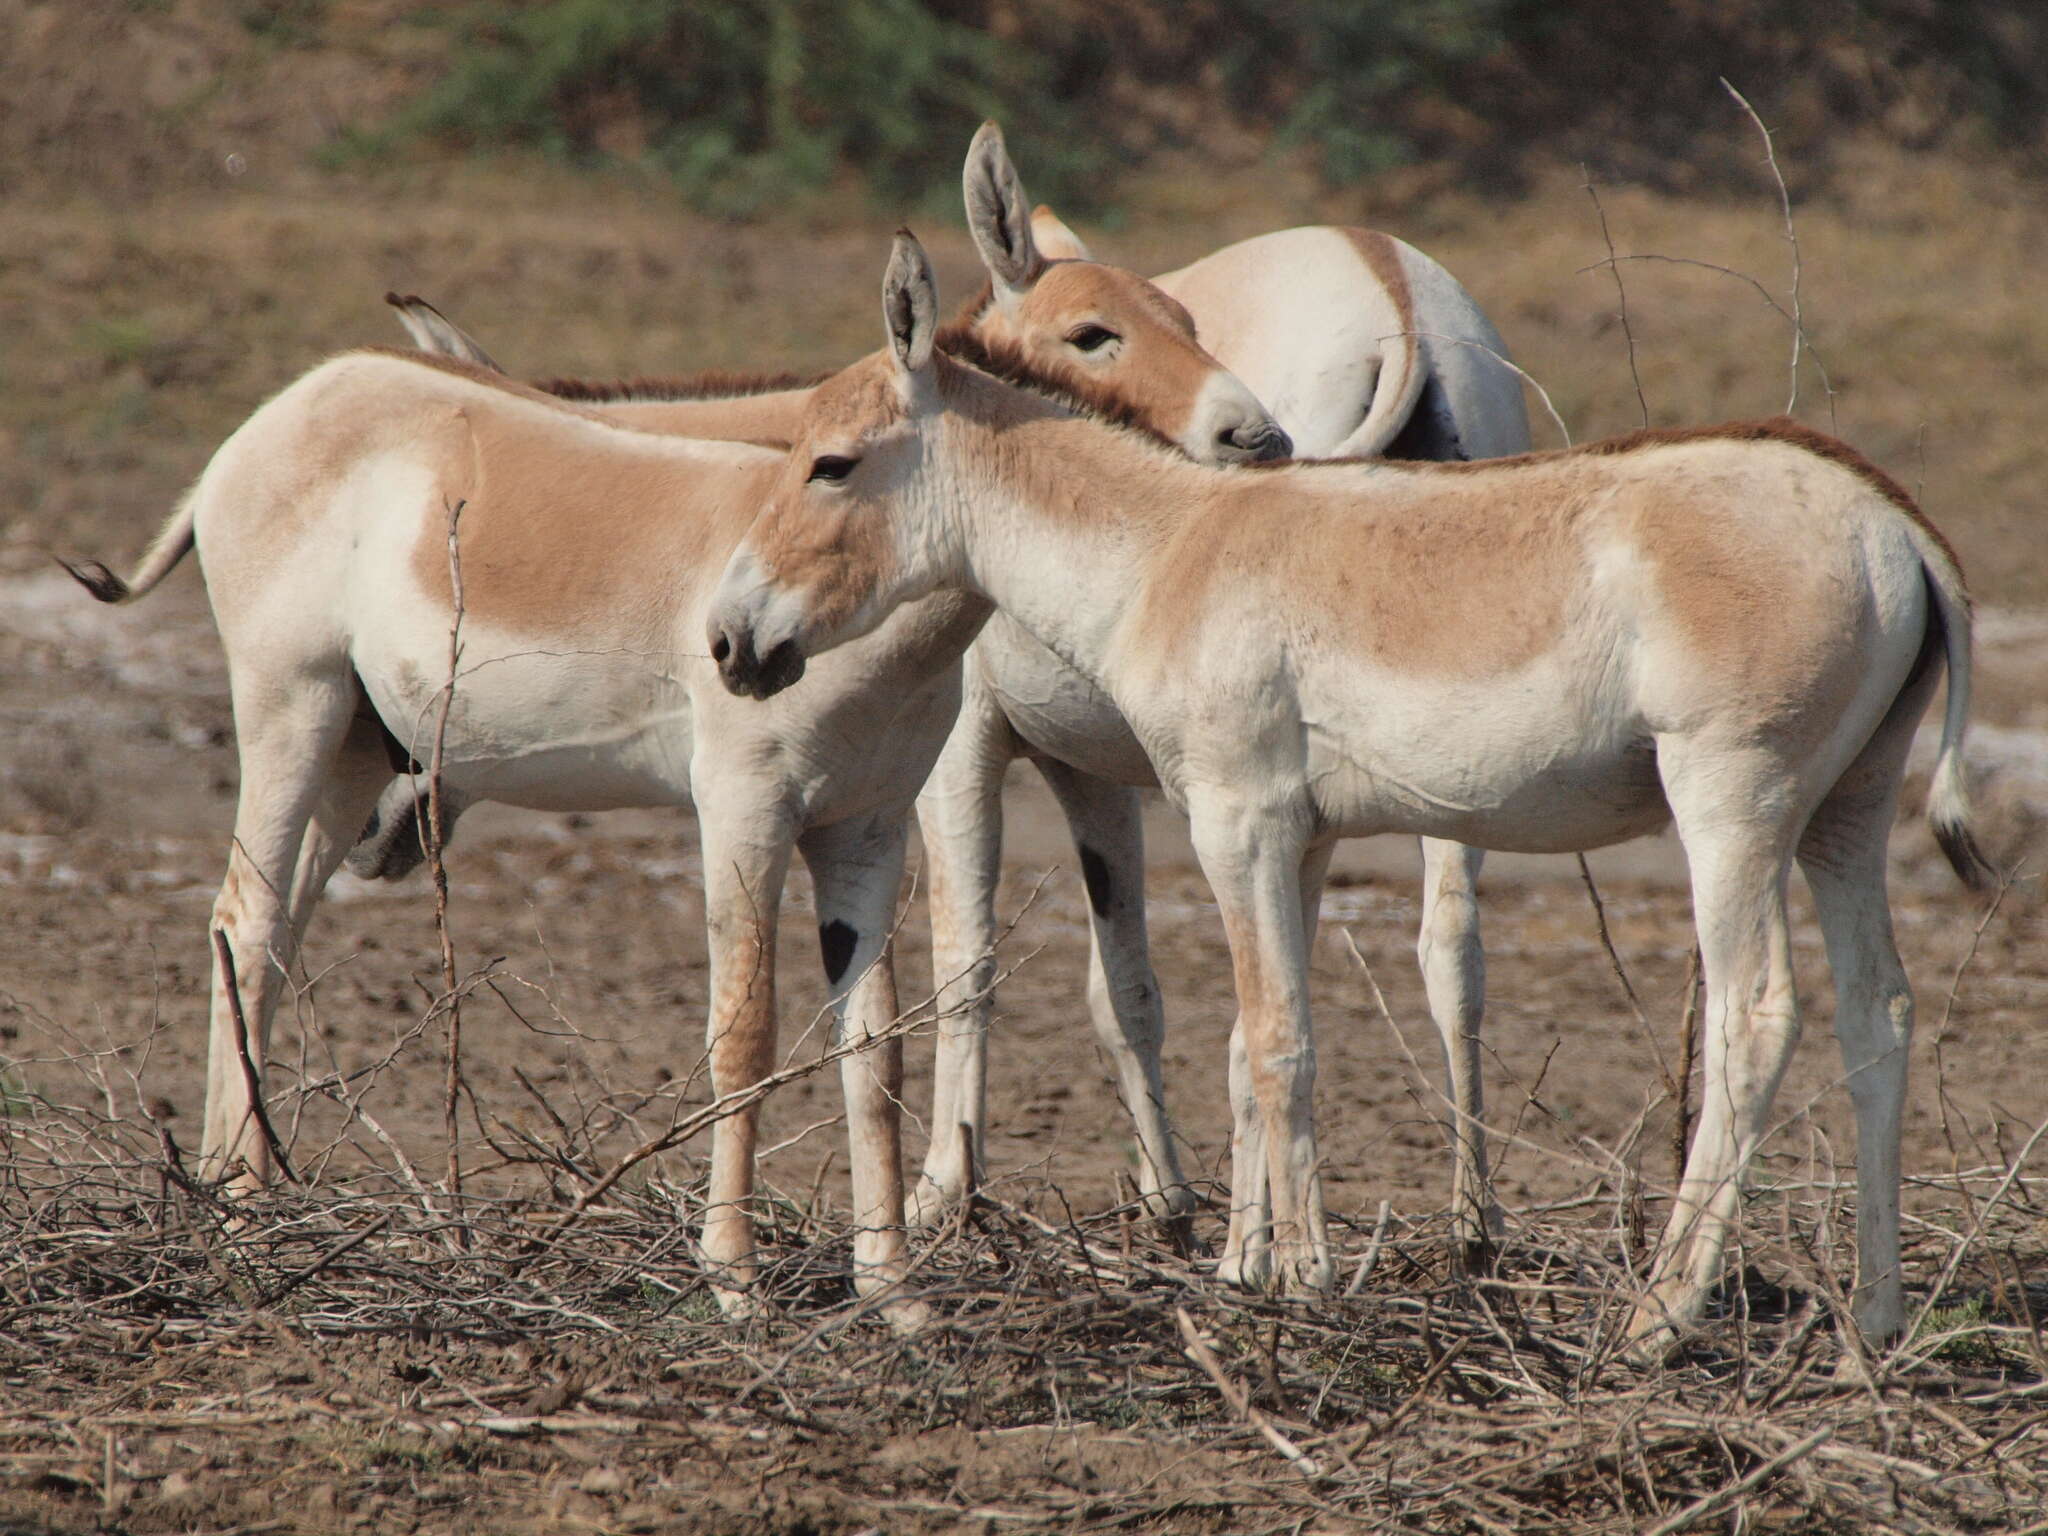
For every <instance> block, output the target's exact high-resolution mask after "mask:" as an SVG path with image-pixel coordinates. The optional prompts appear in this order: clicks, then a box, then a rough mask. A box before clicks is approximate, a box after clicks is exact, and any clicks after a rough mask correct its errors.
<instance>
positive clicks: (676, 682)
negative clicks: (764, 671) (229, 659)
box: [353, 623, 709, 810]
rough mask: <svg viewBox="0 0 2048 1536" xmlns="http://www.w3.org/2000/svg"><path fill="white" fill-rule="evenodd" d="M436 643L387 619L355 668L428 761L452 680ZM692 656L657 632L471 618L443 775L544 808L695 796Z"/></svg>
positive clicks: (492, 796) (490, 795)
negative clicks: (628, 638) (513, 626)
mask: <svg viewBox="0 0 2048 1536" xmlns="http://www.w3.org/2000/svg"><path fill="white" fill-rule="evenodd" d="M446 647H447V637H446V635H445V634H443V635H442V636H441V640H440V648H439V650H438V651H436V650H434V649H433V648H431V647H427V646H424V645H418V644H415V645H407V644H405V643H404V637H403V635H401V634H397V633H394V632H393V631H392V630H388V629H387V630H381V631H379V632H377V633H375V634H372V635H366V636H363V637H361V638H359V639H358V641H357V644H356V645H355V647H354V648H353V655H354V659H355V664H356V672H357V675H358V676H359V677H360V678H361V679H362V683H363V688H364V691H365V692H366V693H367V694H368V695H369V698H370V702H371V704H372V706H373V707H374V708H375V709H376V711H377V714H378V716H379V717H380V718H381V719H382V720H383V721H384V723H385V726H386V727H387V728H388V729H389V730H390V732H391V734H392V735H393V736H395V737H396V738H397V739H398V742H399V744H400V745H401V746H402V747H403V748H405V750H406V751H408V752H409V753H410V754H411V755H412V756H413V757H414V758H415V759H416V760H418V761H419V762H420V763H421V764H423V765H424V764H430V763H431V762H432V761H433V758H434V755H435V741H436V736H437V733H439V732H440V730H441V723H440V722H441V707H442V701H443V698H444V695H445V693H446V686H447V682H448V663H447V649H446ZM708 666H709V664H708V662H697V661H691V660H688V659H686V658H685V657H684V656H683V655H682V654H681V653H680V652H679V651H677V650H674V649H671V648H669V647H668V646H666V645H662V644H659V643H652V642H644V641H643V642H641V643H638V644H621V643H619V642H618V641H617V640H616V639H615V638H614V639H610V640H603V641H595V640H589V639H584V640H578V639H573V638H555V639H549V640H536V639H534V638H533V637H531V636H521V635H510V634H506V633H504V632H502V631H496V630H493V629H492V628H490V627H489V626H487V625H483V624H475V623H469V624H465V625H464V626H463V632H462V656H461V660H460V662H459V664H458V667H457V671H456V680H455V688H454V694H453V698H452V700H450V702H449V704H448V711H447V725H446V731H445V737H444V738H443V740H442V746H441V757H442V773H443V775H444V778H445V781H446V782H447V783H448V784H449V785H450V786H451V787H453V788H454V789H456V790H458V791H460V792H461V793H462V794H464V795H465V796H466V797H468V798H470V799H484V800H497V801H501V802H503V803H505V804H508V805H521V806H528V807H531V808H533V809H536V810H613V809H618V808H620V807H625V806H648V805H666V804H682V803H684V802H686V801H687V800H688V798H689V783H690V780H689V766H690V755H691V744H692V730H691V722H692V708H691V699H690V688H689V685H688V677H687V674H686V670H685V669H686V668H690V667H702V668H705V669H707V670H708Z"/></svg>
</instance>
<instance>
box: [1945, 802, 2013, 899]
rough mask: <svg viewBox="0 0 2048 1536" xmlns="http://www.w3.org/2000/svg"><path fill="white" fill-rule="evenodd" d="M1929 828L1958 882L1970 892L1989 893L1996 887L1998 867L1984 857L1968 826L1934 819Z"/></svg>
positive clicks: (1974, 835)
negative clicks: (1984, 891)
mask: <svg viewBox="0 0 2048 1536" xmlns="http://www.w3.org/2000/svg"><path fill="white" fill-rule="evenodd" d="M1931 827H1932V830H1933V832H1934V840H1935V842H1937V843H1939V844H1940V845H1941V851H1942V852H1943V853H1944V854H1945V855H1947V857H1948V863H1949V868H1951V869H1953V870H1954V871H1955V872H1956V878H1957V879H1958V880H1960V881H1962V882H1963V884H1964V885H1966V886H1968V887H1969V888H1970V889H1971V890H1973V891H1983V890H1989V889H1990V888H1991V887H1992V886H1994V885H1996V884H1997V883H1998V867H1997V866H1996V865H1994V864H1993V863H1992V862H1991V860H1989V859H1988V858H1986V857H1985V856H1984V850H1983V849H1982V848H1980V847H1978V846H1977V837H1976V834H1975V833H1973V832H1972V831H1971V830H1970V828H1969V827H1968V826H1967V825H1965V824H1963V823H1961V822H1948V821H1941V820H1938V819H1937V820H1935V821H1934V822H1932V823H1931Z"/></svg>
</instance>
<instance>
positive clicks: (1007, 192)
mask: <svg viewBox="0 0 2048 1536" xmlns="http://www.w3.org/2000/svg"><path fill="white" fill-rule="evenodd" d="M960 190H961V192H962V193H963V194H965V196H966V200H967V231H968V233H969V234H971V235H973V236H974V245H975V249H977V250H979V251H980V252H981V263H982V265H983V266H985V267H987V268H988V275H989V276H990V277H991V278H993V279H994V280H995V285H996V288H997V290H998V291H1002V290H1008V291H1009V292H1012V293H1014V292H1016V291H1017V290H1018V289H1020V288H1028V287H1030V286H1031V284H1032V283H1034V282H1036V281H1037V279H1038V274H1039V273H1040V272H1041V271H1043V270H1044V268H1045V258H1044V257H1043V256H1041V255H1039V254H1038V244H1037V242H1036V241H1034V240H1033V239H1032V238H1031V204H1030V203H1029V202H1027V201H1026V200H1025V197H1024V182H1023V179H1022V178H1021V177H1019V176H1018V174H1017V167H1015V166H1014V165H1012V164H1010V152H1009V150H1007V149H1006V148H1004V147H1003V130H1002V129H1000V128H998V127H997V126H996V125H995V124H994V123H983V124H982V125H981V129H980V131H979V132H977V133H976V134H975V135H974V142H973V143H972V144H970V145H968V146H967V166H966V168H965V169H964V170H963V171H962V172H961V173H960Z"/></svg>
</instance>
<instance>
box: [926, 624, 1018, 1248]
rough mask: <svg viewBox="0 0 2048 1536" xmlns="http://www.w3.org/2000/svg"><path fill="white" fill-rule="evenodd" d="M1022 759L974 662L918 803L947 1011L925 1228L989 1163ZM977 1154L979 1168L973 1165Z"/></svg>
mask: <svg viewBox="0 0 2048 1536" xmlns="http://www.w3.org/2000/svg"><path fill="white" fill-rule="evenodd" d="M1016 755H1017V753H1016V735H1015V733H1014V732H1013V731H1012V730H1011V729H1010V723H1009V721H1008V720H1006V719H1005V718H1004V717H1003V713H1002V710H1001V709H1000V708H999V707H998V706H997V704H996V702H995V700H994V699H993V698H992V697H990V695H989V693H988V691H987V689H986V688H984V687H981V686H979V685H978V684H977V683H976V680H975V669H974V665H973V662H972V660H971V659H970V661H969V663H968V666H967V668H966V675H965V677H964V678H963V681H962V686H961V694H960V714H959V717H958V718H957V719H956V720H955V722H954V725H953V731H952V734H951V735H950V736H948V737H947V738H946V746H945V750H944V751H943V752H941V753H940V754H939V760H938V762H937V763H936V764H935V765H933V768H932V772H931V777H930V778H928V779H927V780H925V786H924V790H923V792H922V793H921V794H920V795H919V796H918V800H917V823H918V830H919V832H920V833H921V834H922V836H923V838H924V857H925V880H926V884H927V886H928V888H929V891H930V905H931V922H932V981H933V984H934V986H935V987H936V988H937V989H938V1008H939V1022H938V1030H937V1039H936V1041H935V1042H934V1044H935V1050H934V1056H933V1063H932V1113H931V1142H930V1144H929V1145H928V1146H927V1147H926V1148H925V1155H924V1173H923V1175H922V1176H921V1177H920V1178H919V1180H918V1184H917V1189H916V1192H915V1193H914V1194H913V1195H912V1197H911V1207H910V1208H911V1217H912V1219H913V1220H915V1221H918V1222H930V1221H934V1220H936V1219H937V1218H938V1216H939V1215H940V1213H941V1212H943V1211H944V1210H945V1209H946V1207H947V1206H948V1205H950V1204H951V1203H952V1202H954V1201H956V1200H958V1199H959V1198H960V1197H961V1196H962V1195H963V1194H964V1193H965V1192H966V1190H967V1188H968V1186H969V1184H970V1183H971V1182H972V1181H973V1179H974V1176H975V1171H976V1168H978V1167H979V1166H980V1164H981V1159H982V1156H983V1140H984V1136H985V1128H986V1124H987V1118H988V1021H989V1010H990V1008H991V1006H992V1003H991V999H990V996H989V994H990V991H991V989H992V988H993V987H994V985H995V978H996V956H995V946H996V887H997V884H998V882H999V881H1000V880H1001V878H1002V872H1003V803H1002V793H1003V773H1004V771H1005V770H1006V769H1007V768H1008V767H1009V765H1010V762H1011V760H1012V759H1013V758H1015V756H1016ZM962 1127H965V1128H966V1132H967V1134H966V1137H965V1138H964V1143H965V1144H964V1145H963V1138H962V1135H961V1129H962ZM970 1153H971V1155H972V1157H973V1160H974V1165H975V1166H974V1167H969V1166H968V1163H967V1159H968V1156H969V1154H970Z"/></svg>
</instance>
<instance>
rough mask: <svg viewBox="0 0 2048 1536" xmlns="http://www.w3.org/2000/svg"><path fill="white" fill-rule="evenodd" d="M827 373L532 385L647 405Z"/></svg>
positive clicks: (587, 398)
mask: <svg viewBox="0 0 2048 1536" xmlns="http://www.w3.org/2000/svg"><path fill="white" fill-rule="evenodd" d="M831 377H832V375H831V373H829V372H827V373H735V372H731V371H728V370H726V369H723V368H707V369H704V370H703V371H701V372H698V373H683V374H657V375H645V376H642V377H638V378H631V379H536V380H535V381H534V383H533V387H534V388H535V389H537V390H539V391H540V392H541V393H542V394H546V395H553V396H554V397H555V398H556V399H558V400H575V401H581V402H587V403H590V404H606V403H612V402H618V401H628V400H635V401H645V402H648V403H650V404H664V403H674V402H679V401H685V400H744V399H746V398H747V397H748V396H749V395H773V394H780V393H781V392H782V391H784V390H789V389H812V388H815V387H816V386H818V385H820V384H822V383H824V382H825V381H826V380H827V379H829V378H831Z"/></svg>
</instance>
